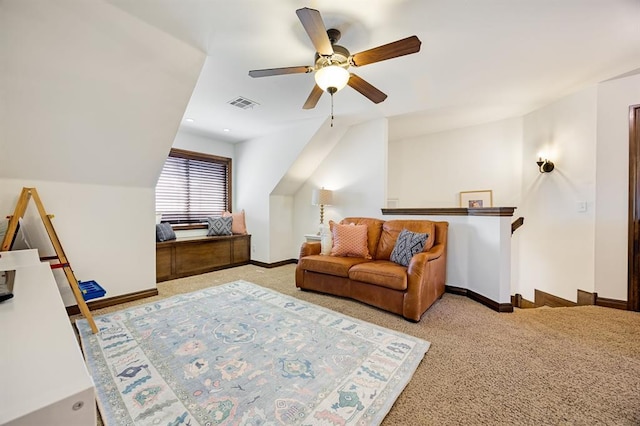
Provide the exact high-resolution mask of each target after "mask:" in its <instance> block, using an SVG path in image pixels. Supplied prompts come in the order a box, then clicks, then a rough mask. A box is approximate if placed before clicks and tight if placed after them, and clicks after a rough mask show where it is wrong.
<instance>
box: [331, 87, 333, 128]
mask: <svg viewBox="0 0 640 426" xmlns="http://www.w3.org/2000/svg"><path fill="white" fill-rule="evenodd" d="M331 127H333V93H331Z"/></svg>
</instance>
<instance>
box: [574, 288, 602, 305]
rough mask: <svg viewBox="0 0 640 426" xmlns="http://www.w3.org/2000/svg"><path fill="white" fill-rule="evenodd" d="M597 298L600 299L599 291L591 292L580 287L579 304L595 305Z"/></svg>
mask: <svg viewBox="0 0 640 426" xmlns="http://www.w3.org/2000/svg"><path fill="white" fill-rule="evenodd" d="M596 299H598V293H589V292H588V291H584V290H580V289H578V306H585V305H586V306H588V305H595V304H596Z"/></svg>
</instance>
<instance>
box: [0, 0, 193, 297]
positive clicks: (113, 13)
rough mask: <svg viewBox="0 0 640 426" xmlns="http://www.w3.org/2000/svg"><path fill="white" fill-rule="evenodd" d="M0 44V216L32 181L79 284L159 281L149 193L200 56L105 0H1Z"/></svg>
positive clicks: (129, 288) (128, 286) (115, 289)
mask: <svg viewBox="0 0 640 426" xmlns="http://www.w3.org/2000/svg"><path fill="white" fill-rule="evenodd" d="M114 29H117V30H114ZM0 40H1V42H0V58H2V67H0V129H2V131H1V132H0V212H2V214H4V215H8V214H11V213H12V212H13V211H14V209H15V206H16V201H17V197H18V195H19V193H20V190H21V188H22V187H23V186H27V187H29V186H35V187H36V188H37V189H38V191H39V192H40V195H41V197H42V199H43V202H44V205H45V208H46V209H47V212H48V213H51V214H55V219H54V220H53V222H54V226H55V227H56V229H57V230H58V234H59V237H60V239H61V241H62V244H63V247H64V249H65V251H66V253H67V255H68V257H69V259H70V262H71V265H72V267H73V269H74V271H75V273H76V276H77V278H78V279H80V280H83V281H84V280H95V281H97V282H98V283H99V284H100V285H102V286H103V287H104V288H105V289H106V290H107V297H113V296H118V295H122V294H126V293H132V292H136V291H140V290H146V289H150V288H155V237H154V222H155V221H154V212H155V207H154V203H155V201H154V188H155V184H156V181H157V179H158V176H159V174H160V171H161V169H162V165H163V163H164V160H165V158H166V156H167V154H168V152H169V149H170V148H171V144H172V143H173V140H174V137H175V134H176V131H177V129H178V127H179V124H180V120H181V119H182V116H183V113H184V110H185V107H186V105H187V103H188V101H189V98H190V96H191V93H192V91H193V88H194V86H195V84H196V81H197V79H198V75H199V72H200V69H201V67H202V64H203V62H204V58H205V55H204V53H203V52H201V51H198V50H196V49H194V48H193V47H191V46H189V45H187V44H185V43H184V42H182V41H179V40H177V39H175V38H173V37H171V36H169V35H168V34H166V33H164V32H162V31H160V30H159V29H157V28H155V27H153V26H151V25H149V24H146V23H144V22H142V21H140V20H138V19H136V18H134V17H133V16H131V15H129V14H127V13H125V12H123V11H122V10H120V9H118V8H116V7H114V6H112V5H110V4H108V3H106V2H103V1H75V0H57V1H55V2H49V1H22V0H2V1H0ZM36 235H37V233H36ZM60 275H61V274H59V273H56V280H57V281H58V283H59V285H60V287H61V292H62V295H63V297H64V300H65V303H66V304H68V305H69V304H75V300H74V299H73V297H69V289H68V284H67V283H66V280H65V279H64V278H62V280H61V279H60Z"/></svg>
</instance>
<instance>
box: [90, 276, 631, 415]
mask: <svg viewBox="0 0 640 426" xmlns="http://www.w3.org/2000/svg"><path fill="white" fill-rule="evenodd" d="M294 271H295V265H287V266H283V267H279V268H273V269H265V268H260V267H257V266H252V265H249V266H242V267H238V268H233V269H226V270H223V271H218V272H212V273H209V274H203V275H199V276H194V277H189V278H182V279H179V280H174V281H167V282H163V283H159V284H158V290H159V293H160V295H159V296H157V297H152V298H148V299H144V300H141V301H137V302H132V303H127V304H124V305H121V306H118V307H111V308H105V309H102V310H98V311H94V315H99V314H101V313H106V312H112V311H115V310H118V309H123V308H126V307H129V306H132V305H135V304H140V303H148V302H151V301H153V300H156V299H158V298H164V297H168V296H172V295H174V294H178V293H184V292H190V291H194V290H197V289H200V288H204V287H208V286H211V285H219V284H224V283H226V282H230V281H234V280H236V279H244V280H246V281H250V282H252V283H255V284H258V285H263V286H265V287H269V288H271V289H274V290H276V291H279V292H281V293H284V294H288V295H291V296H294V297H298V298H300V299H303V300H306V301H309V302H312V303H315V304H317V305H321V306H324V307H327V308H330V309H334V310H336V311H339V312H342V313H344V314H346V315H351V316H353V317H356V318H359V319H362V320H365V321H369V322H371V323H374V324H378V325H381V326H384V327H388V328H392V329H395V330H398V331H402V332H404V333H407V334H411V335H414V336H417V337H421V338H423V339H425V340H428V341H430V342H431V348H430V349H429V352H427V354H426V355H425V358H424V360H423V361H422V363H421V364H420V366H419V367H418V369H417V371H416V373H415V375H414V376H413V379H412V380H411V382H409V384H408V385H407V387H406V388H405V390H404V392H403V393H402V394H401V395H400V397H399V398H398V400H397V402H396V404H395V405H394V407H393V408H392V409H391V411H390V413H389V415H388V416H387V417H386V418H385V420H384V422H383V425H477V424H479V425H495V424H507V425H595V424H602V425H640V313H637V312H626V311H620V310H615V309H608V308H601V307H597V306H585V307H577V308H540V309H528V310H516V312H514V313H512V314H508V313H502V314H498V313H496V312H494V311H492V310H490V309H489V308H487V307H485V306H483V305H481V304H479V303H476V302H474V301H472V300H470V299H467V298H466V297H462V296H455V295H451V294H445V295H444V296H443V297H442V299H441V300H439V301H438V302H436V304H434V305H433V306H432V307H431V308H430V309H429V310H428V311H427V312H426V313H425V315H424V316H423V317H422V320H421V321H420V322H419V323H417V324H415V323H411V322H409V321H406V320H404V319H402V318H401V317H398V316H397V315H393V314H389V313H387V312H384V311H381V310H379V309H376V308H373V307H370V306H367V305H364V304H362V303H359V302H355V301H351V300H348V299H341V298H337V297H333V296H328V295H321V294H316V293H310V292H303V291H300V290H298V289H296V287H295V281H294ZM99 424H101V422H99Z"/></svg>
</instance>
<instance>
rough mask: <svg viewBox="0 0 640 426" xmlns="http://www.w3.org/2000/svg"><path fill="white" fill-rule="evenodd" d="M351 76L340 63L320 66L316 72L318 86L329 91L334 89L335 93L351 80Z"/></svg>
mask: <svg viewBox="0 0 640 426" xmlns="http://www.w3.org/2000/svg"><path fill="white" fill-rule="evenodd" d="M349 77H350V75H349V71H347V70H346V69H344V68H343V67H341V66H339V65H328V66H326V67H323V68H320V69H319V70H318V71H316V74H315V79H316V84H317V85H318V87H319V88H321V89H322V90H323V91H327V92H328V91H329V89H333V90H331V92H333V93H335V92H337V91H338V90H340V89H342V88H344V86H346V85H347V83H348V82H349ZM331 92H330V93H331Z"/></svg>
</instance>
